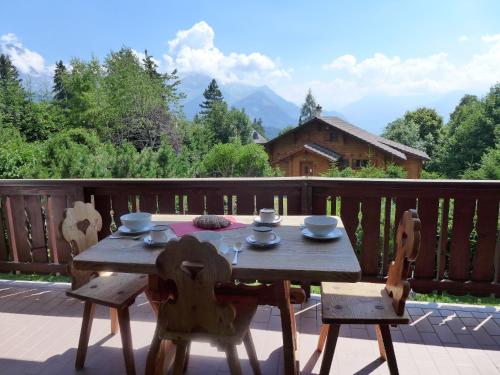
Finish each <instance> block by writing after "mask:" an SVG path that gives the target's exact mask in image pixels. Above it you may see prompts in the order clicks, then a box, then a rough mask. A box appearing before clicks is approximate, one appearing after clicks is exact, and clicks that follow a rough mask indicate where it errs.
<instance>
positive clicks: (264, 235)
mask: <svg viewBox="0 0 500 375" xmlns="http://www.w3.org/2000/svg"><path fill="white" fill-rule="evenodd" d="M253 238H255V241H256V242H260V243H269V242H271V241H274V240H275V239H276V233H274V232H273V228H270V227H254V228H253Z"/></svg>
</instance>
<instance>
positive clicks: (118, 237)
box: [108, 234, 143, 240]
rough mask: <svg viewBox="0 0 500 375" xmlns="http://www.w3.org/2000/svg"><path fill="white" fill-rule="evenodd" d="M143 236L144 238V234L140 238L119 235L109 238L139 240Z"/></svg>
mask: <svg viewBox="0 0 500 375" xmlns="http://www.w3.org/2000/svg"><path fill="white" fill-rule="evenodd" d="M142 236H143V235H142V234H141V235H140V236H117V235H112V236H109V237H108V238H111V239H112V240H138V239H139V238H141V237H142Z"/></svg>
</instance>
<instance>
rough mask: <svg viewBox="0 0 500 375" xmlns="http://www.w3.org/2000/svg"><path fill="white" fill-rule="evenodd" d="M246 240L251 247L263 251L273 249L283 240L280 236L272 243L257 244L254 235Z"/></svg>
mask: <svg viewBox="0 0 500 375" xmlns="http://www.w3.org/2000/svg"><path fill="white" fill-rule="evenodd" d="M245 239H246V241H247V242H248V244H249V245H251V246H254V247H258V248H261V249H267V248H270V247H273V246H274V245H277V244H279V243H280V241H281V238H279V236H276V238H275V239H274V240H272V241H270V242H257V241H255V237H254V236H253V235H250V236H248V237H247V238H245Z"/></svg>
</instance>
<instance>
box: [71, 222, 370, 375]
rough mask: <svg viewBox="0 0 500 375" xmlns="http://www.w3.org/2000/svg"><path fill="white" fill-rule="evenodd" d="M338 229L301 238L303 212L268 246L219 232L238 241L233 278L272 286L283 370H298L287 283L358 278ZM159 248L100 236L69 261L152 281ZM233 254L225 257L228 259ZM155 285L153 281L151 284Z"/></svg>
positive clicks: (237, 232) (244, 232)
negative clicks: (330, 235) (323, 236)
mask: <svg viewBox="0 0 500 375" xmlns="http://www.w3.org/2000/svg"><path fill="white" fill-rule="evenodd" d="M194 217H195V216H190V215H154V216H153V221H154V222H155V223H162V224H169V223H173V222H179V221H188V220H192V219H193V218H194ZM237 219H238V221H239V222H242V223H248V224H251V223H252V222H253V216H237ZM338 220H339V222H338V228H339V229H340V230H341V231H342V234H343V235H342V237H341V238H339V239H338V240H335V241H327V242H320V241H312V240H309V239H307V238H304V237H303V236H302V234H301V231H300V228H299V225H300V224H302V223H303V222H304V216H284V217H283V221H282V223H281V226H279V227H276V228H275V232H276V233H277V235H278V236H280V237H281V243H280V244H279V245H278V246H276V247H275V248H273V249H269V250H256V249H253V248H251V247H249V246H248V244H247V243H246V241H245V238H246V237H247V236H248V235H250V234H251V232H252V229H251V227H250V226H249V227H246V228H240V229H234V230H227V231H222V232H221V234H222V235H223V242H224V243H225V244H226V245H229V246H231V245H233V244H234V243H235V242H236V241H239V242H241V243H243V252H242V253H240V254H239V257H238V258H239V259H238V264H237V265H235V266H233V268H232V269H233V278H234V279H238V280H265V281H266V282H270V283H271V285H272V286H273V293H272V295H273V296H274V297H275V298H274V300H272V299H271V300H266V301H264V303H266V304H271V305H274V306H277V307H279V309H280V313H281V325H282V331H283V352H284V356H285V361H284V363H285V373H286V374H292V373H298V369H299V365H298V360H297V356H296V350H297V338H296V333H295V332H296V331H295V315H294V310H293V307H292V306H291V305H290V291H289V286H290V281H292V280H293V281H296V282H304V283H307V282H311V281H341V282H356V281H359V280H360V278H361V268H360V266H359V263H358V261H357V259H356V255H355V253H354V250H353V248H352V245H351V242H350V241H349V237H348V236H347V233H346V232H345V230H344V226H343V223H342V221H341V220H340V218H338ZM161 251H162V249H161V248H149V247H146V246H145V245H144V243H143V241H142V239H140V240H137V241H134V240H113V239H108V238H105V239H103V240H102V241H100V242H99V243H97V244H96V245H95V246H92V247H90V248H89V249H87V250H86V251H85V252H83V253H82V254H79V255H78V256H76V257H75V258H74V259H73V265H74V266H75V267H76V268H77V269H81V270H93V271H113V272H128V273H146V274H149V275H150V280H151V281H153V280H155V279H156V278H157V276H156V272H157V271H156V264H155V262H156V258H157V256H158V254H159V253H160V252H161ZM233 255H234V254H233V252H232V251H229V252H228V253H227V254H225V256H226V257H227V259H228V260H229V261H231V260H232V257H233ZM150 287H153V288H154V281H153V282H150Z"/></svg>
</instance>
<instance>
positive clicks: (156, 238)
mask: <svg viewBox="0 0 500 375" xmlns="http://www.w3.org/2000/svg"><path fill="white" fill-rule="evenodd" d="M167 231H168V225H155V226H154V227H153V228H151V241H153V242H167V241H168V234H167Z"/></svg>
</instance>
